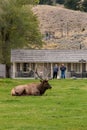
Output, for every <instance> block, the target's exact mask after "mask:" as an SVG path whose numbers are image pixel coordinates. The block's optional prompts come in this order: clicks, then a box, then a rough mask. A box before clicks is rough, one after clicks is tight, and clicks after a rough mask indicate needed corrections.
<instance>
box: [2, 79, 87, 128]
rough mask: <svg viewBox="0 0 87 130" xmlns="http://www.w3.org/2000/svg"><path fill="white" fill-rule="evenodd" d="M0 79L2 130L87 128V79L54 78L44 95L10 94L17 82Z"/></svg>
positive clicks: (18, 81) (20, 81) (18, 82)
mask: <svg viewBox="0 0 87 130" xmlns="http://www.w3.org/2000/svg"><path fill="white" fill-rule="evenodd" d="M29 82H38V80H33V79H31V80H23V79H22V80H21V79H20V80H17V79H14V80H13V79H0V130H87V79H77V80H74V79H65V80H62V79H61V80H51V81H50V84H51V85H52V87H53V88H52V89H51V90H47V91H46V93H45V94H44V95H43V96H23V97H22V96H21V97H16V96H11V94H10V91H11V89H12V88H13V87H14V86H16V85H18V84H25V83H29Z"/></svg>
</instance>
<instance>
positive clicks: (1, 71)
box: [0, 64, 6, 78]
mask: <svg viewBox="0 0 87 130" xmlns="http://www.w3.org/2000/svg"><path fill="white" fill-rule="evenodd" d="M0 77H1V78H5V77H6V66H5V65H4V64H0Z"/></svg>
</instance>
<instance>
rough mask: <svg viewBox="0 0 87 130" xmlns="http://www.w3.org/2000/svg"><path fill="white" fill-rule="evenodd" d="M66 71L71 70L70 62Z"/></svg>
mask: <svg viewBox="0 0 87 130" xmlns="http://www.w3.org/2000/svg"><path fill="white" fill-rule="evenodd" d="M67 71H68V72H70V71H71V63H68V64H67Z"/></svg>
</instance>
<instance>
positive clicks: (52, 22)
mask: <svg viewBox="0 0 87 130" xmlns="http://www.w3.org/2000/svg"><path fill="white" fill-rule="evenodd" d="M33 12H34V13H35V14H36V15H37V17H38V20H39V22H40V24H39V27H40V31H41V33H42V35H43V41H44V42H45V44H46V45H44V46H43V48H48V49H52V48H56V49H86V48H87V13H85V12H81V11H74V10H70V9H66V8H64V6H63V5H57V6H49V5H37V6H34V7H33Z"/></svg>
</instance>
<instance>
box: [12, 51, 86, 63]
mask: <svg viewBox="0 0 87 130" xmlns="http://www.w3.org/2000/svg"><path fill="white" fill-rule="evenodd" d="M81 59H84V60H85V61H86V62H87V50H26V49H13V50H11V62H79V60H81Z"/></svg>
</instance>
